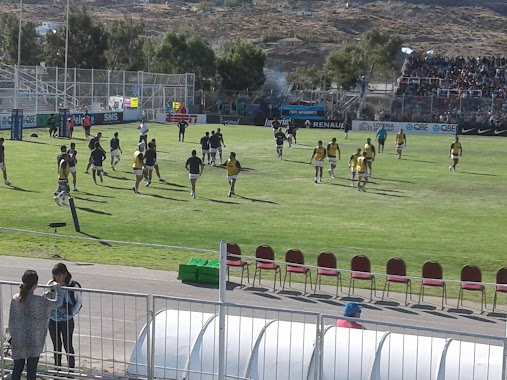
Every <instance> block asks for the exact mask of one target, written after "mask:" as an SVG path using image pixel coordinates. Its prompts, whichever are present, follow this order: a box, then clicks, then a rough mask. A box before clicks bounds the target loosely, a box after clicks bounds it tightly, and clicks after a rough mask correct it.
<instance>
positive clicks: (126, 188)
mask: <svg viewBox="0 0 507 380" xmlns="http://www.w3.org/2000/svg"><path fill="white" fill-rule="evenodd" d="M101 186H102V187H106V188H108V189H113V190H126V191H132V188H131V187H116V186H111V185H101Z"/></svg>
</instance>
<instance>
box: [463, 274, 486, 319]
mask: <svg viewBox="0 0 507 380" xmlns="http://www.w3.org/2000/svg"><path fill="white" fill-rule="evenodd" d="M460 280H461V284H460V287H459V296H458V309H459V305H460V301H461V305H463V291H464V290H469V291H472V292H481V296H482V298H481V313H482V312H483V310H484V307H486V288H485V286H484V285H483V284H482V273H481V270H480V269H479V267H477V266H475V265H465V266H464V267H463V268H461V276H460Z"/></svg>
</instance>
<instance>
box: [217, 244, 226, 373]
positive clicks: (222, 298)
mask: <svg viewBox="0 0 507 380" xmlns="http://www.w3.org/2000/svg"><path fill="white" fill-rule="evenodd" d="M226 291H227V243H226V242H225V241H223V240H222V241H221V242H220V272H219V293H218V302H219V303H220V305H219V311H218V313H219V321H218V328H219V330H218V380H225V353H226V350H225V313H226V310H225V307H226V306H225V303H226Z"/></svg>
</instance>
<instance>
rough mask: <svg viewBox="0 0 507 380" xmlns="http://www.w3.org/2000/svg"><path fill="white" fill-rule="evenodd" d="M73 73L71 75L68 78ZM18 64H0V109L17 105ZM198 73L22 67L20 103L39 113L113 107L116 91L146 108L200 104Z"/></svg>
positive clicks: (20, 70)
mask: <svg viewBox="0 0 507 380" xmlns="http://www.w3.org/2000/svg"><path fill="white" fill-rule="evenodd" d="M65 72H67V80H65ZM15 78H16V69H15V67H14V66H9V65H6V64H3V63H0V110H1V111H3V112H10V110H11V109H12V108H15V107H14V106H15V85H14V84H15ZM194 95H195V75H194V74H189V73H186V74H160V73H150V72H144V71H116V70H97V69H78V68H68V69H67V70H65V69H64V68H61V67H44V66H21V67H20V69H19V98H18V108H22V109H24V110H25V112H27V111H32V112H35V113H47V112H53V111H54V112H57V111H58V109H59V108H69V109H71V110H76V111H79V110H81V111H82V110H84V109H90V108H91V107H92V106H94V105H98V106H99V107H101V108H104V109H105V108H107V106H108V100H109V97H110V96H125V97H137V98H139V105H140V107H141V109H143V110H155V109H165V106H166V104H167V103H171V102H184V103H185V105H187V106H192V105H193V104H194Z"/></svg>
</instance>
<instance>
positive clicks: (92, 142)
mask: <svg viewBox="0 0 507 380" xmlns="http://www.w3.org/2000/svg"><path fill="white" fill-rule="evenodd" d="M101 137H102V132H99V133H97V136H95V137H92V139H91V140H90V142H89V143H88V149H90V152H91V151H92V150H94V149H95V143H99V149H100V150H101V151H102V152H104V155H106V151H105V150H104V149H103V148H102V146H101V145H100V138H101ZM90 166H92V162H91V161H89V162H88V165H87V166H86V170H85V174H88V170H90ZM103 174H105V175H107V173H106V172H104V173H103Z"/></svg>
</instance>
